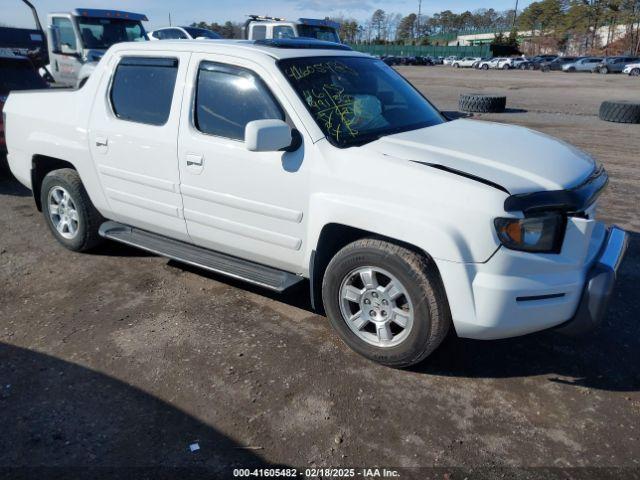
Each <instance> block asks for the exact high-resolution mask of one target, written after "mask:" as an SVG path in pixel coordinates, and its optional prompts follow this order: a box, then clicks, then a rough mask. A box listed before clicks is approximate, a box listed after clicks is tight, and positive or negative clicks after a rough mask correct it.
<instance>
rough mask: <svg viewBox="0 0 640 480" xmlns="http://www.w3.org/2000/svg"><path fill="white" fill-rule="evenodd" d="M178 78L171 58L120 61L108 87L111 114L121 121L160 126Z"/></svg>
mask: <svg viewBox="0 0 640 480" xmlns="http://www.w3.org/2000/svg"><path fill="white" fill-rule="evenodd" d="M177 74H178V60H177V59H175V58H147V57H124V58H123V59H122V60H121V61H120V63H119V64H118V68H117V69H116V73H115V75H114V77H113V85H112V87H111V105H112V106H113V112H114V113H115V114H116V116H117V117H118V118H120V119H122V120H129V121H131V122H138V123H146V124H149V125H164V124H165V123H166V122H167V120H168V119H169V112H170V111H171V103H172V101H173V90H174V87H175V84H176V76H177Z"/></svg>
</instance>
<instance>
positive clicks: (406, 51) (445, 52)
mask: <svg viewBox="0 0 640 480" xmlns="http://www.w3.org/2000/svg"><path fill="white" fill-rule="evenodd" d="M351 48H353V49H354V50H357V51H358V52H363V53H369V54H371V55H388V56H400V57H403V56H406V57H415V56H423V57H427V56H431V57H449V56H454V55H455V56H457V57H490V56H491V48H490V46H489V45H477V46H473V47H457V46H454V47H444V46H436V45H363V44H357V45H351Z"/></svg>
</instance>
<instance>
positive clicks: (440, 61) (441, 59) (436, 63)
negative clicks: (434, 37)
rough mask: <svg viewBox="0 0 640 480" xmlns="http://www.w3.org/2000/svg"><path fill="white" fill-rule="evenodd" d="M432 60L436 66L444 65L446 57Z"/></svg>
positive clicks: (432, 58)
mask: <svg viewBox="0 0 640 480" xmlns="http://www.w3.org/2000/svg"><path fill="white" fill-rule="evenodd" d="M431 60H432V61H433V64H434V65H442V64H443V63H444V57H442V56H439V57H431Z"/></svg>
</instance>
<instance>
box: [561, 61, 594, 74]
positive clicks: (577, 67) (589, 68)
mask: <svg viewBox="0 0 640 480" xmlns="http://www.w3.org/2000/svg"><path fill="white" fill-rule="evenodd" d="M600 62H602V58H601V57H585V58H581V59H580V60H576V61H575V62H573V63H565V64H564V65H563V66H562V71H563V72H568V73H572V72H593V69H594V68H595V67H596V66H597V65H598V64H599V63H600Z"/></svg>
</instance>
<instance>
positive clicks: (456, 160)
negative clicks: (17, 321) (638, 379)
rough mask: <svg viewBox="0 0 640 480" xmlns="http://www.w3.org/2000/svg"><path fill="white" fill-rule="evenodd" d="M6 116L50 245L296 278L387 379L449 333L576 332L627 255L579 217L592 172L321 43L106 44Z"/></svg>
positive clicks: (525, 134) (610, 233)
mask: <svg viewBox="0 0 640 480" xmlns="http://www.w3.org/2000/svg"><path fill="white" fill-rule="evenodd" d="M5 113H6V136H7V145H8V150H9V153H8V159H9V164H10V167H11V170H12V172H13V173H14V175H15V176H16V178H17V179H18V180H19V181H20V182H22V183H23V184H24V185H26V186H27V187H28V188H30V189H31V190H32V191H33V195H34V199H35V202H36V205H37V206H38V208H39V209H41V210H42V212H43V215H44V218H45V221H46V222H47V225H48V226H49V228H50V230H51V232H52V233H53V235H54V236H55V238H56V239H57V240H58V241H59V242H60V243H61V244H62V245H64V246H65V247H67V248H69V249H72V250H76V251H85V250H89V249H91V248H94V247H95V246H96V245H98V244H99V243H100V241H101V240H102V239H103V238H107V239H111V240H115V241H119V242H122V243H125V244H129V245H134V246H137V247H139V248H142V249H145V250H147V251H150V252H153V253H156V254H160V255H165V256H167V257H170V258H174V259H176V260H179V261H181V262H185V263H188V264H190V265H195V266H198V267H201V268H204V269H208V270H211V271H214V272H218V273H222V274H224V275H229V276H231V277H234V278H239V279H243V280H245V281H248V282H251V283H253V284H256V285H260V286H262V287H265V288H269V289H272V290H276V291H282V290H284V289H287V288H289V287H290V286H292V285H294V284H298V283H301V282H303V281H306V280H307V279H308V280H309V282H308V283H309V286H310V296H311V300H312V304H313V305H314V306H315V307H316V308H317V309H319V310H324V311H325V312H326V313H327V316H328V317H329V319H330V321H331V323H332V325H333V326H334V328H335V329H336V331H337V332H338V334H339V335H340V336H341V338H342V339H343V340H344V341H345V342H346V343H347V344H348V345H349V346H351V347H352V348H353V349H354V350H356V351H357V352H359V353H361V354H362V355H365V356H366V357H368V358H370V359H372V360H375V361H378V362H380V363H383V364H386V365H391V366H395V367H405V366H408V365H412V364H415V363H417V362H419V361H421V360H422V359H424V358H426V357H427V356H428V355H429V354H430V353H431V352H433V351H434V350H435V349H436V348H437V347H438V345H440V343H441V342H442V340H443V339H444V338H445V336H446V334H447V332H448V331H449V329H450V327H452V326H453V327H454V328H455V330H456V333H457V334H458V335H460V336H462V337H469V338H476V339H494V338H505V337H511V336H517V335H523V334H526V333H530V332H534V331H539V330H543V329H548V328H553V327H561V328H562V329H564V330H565V331H570V332H574V333H577V332H580V331H586V330H589V329H591V328H593V327H594V326H596V325H597V324H598V323H600V322H601V320H602V318H603V316H604V312H605V310H606V305H607V302H608V300H609V298H610V297H611V292H612V289H613V285H614V281H615V278H616V272H617V269H618V267H619V265H620V263H621V261H622V258H623V256H624V253H625V250H626V245H627V235H626V233H625V232H624V231H622V230H620V229H618V228H616V227H612V228H608V227H607V226H606V225H604V224H603V223H602V222H599V221H597V220H596V218H595V214H596V203H597V199H598V196H599V195H600V193H601V192H602V191H603V189H604V188H605V187H606V185H607V182H608V176H607V173H606V172H605V170H604V169H603V168H602V167H601V166H599V165H598V164H597V163H596V162H595V161H594V160H593V159H592V158H591V157H590V156H588V155H586V154H585V153H583V152H580V151H579V150H577V149H576V148H574V147H572V146H570V145H568V144H566V143H564V142H561V141H558V140H555V139H553V138H551V137H548V136H545V135H542V134H540V133H536V132H532V131H530V130H528V129H524V128H520V127H514V126H507V125H500V124H492V123H489V122H482V121H472V120H456V121H447V120H446V119H445V118H444V117H443V116H442V114H441V113H440V112H439V111H438V110H437V109H435V108H434V107H433V106H432V105H431V104H430V103H429V102H428V101H427V100H426V99H425V98H424V97H422V96H421V95H420V94H419V93H418V92H417V90H416V89H414V88H413V87H412V86H411V85H410V84H409V83H408V82H407V81H406V80H404V79H403V78H402V77H401V76H400V75H399V74H398V73H397V72H396V71H395V70H393V69H392V68H390V67H388V66H387V65H385V64H384V62H382V61H380V60H377V59H375V58H372V57H370V56H368V55H364V54H359V53H356V52H353V51H351V50H350V49H349V48H348V47H346V46H344V45H340V44H337V43H327V42H318V41H314V40H302V39H277V40H276V39H274V40H262V41H255V42H249V41H223V40H220V41H215V42H201V41H189V40H183V41H176V42H172V41H167V42H145V43H124V44H119V45H116V46H114V47H112V48H111V49H109V51H108V52H107V53H106V55H105V56H104V57H103V58H102V60H101V61H100V63H99V65H98V66H97V68H96V70H95V72H94V74H93V75H91V77H90V78H89V80H88V82H87V83H86V85H85V87H84V88H82V89H80V90H76V91H69V90H65V91H50V92H37V93H20V92H18V93H12V94H10V96H9V98H8V100H7V103H6V106H5ZM461 139H463V140H461ZM505 139H508V142H507V143H508V145H507V148H502V149H497V150H496V149H495V145H496V144H504V142H505Z"/></svg>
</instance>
